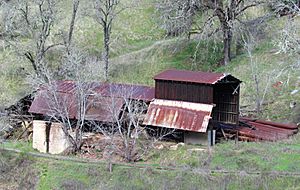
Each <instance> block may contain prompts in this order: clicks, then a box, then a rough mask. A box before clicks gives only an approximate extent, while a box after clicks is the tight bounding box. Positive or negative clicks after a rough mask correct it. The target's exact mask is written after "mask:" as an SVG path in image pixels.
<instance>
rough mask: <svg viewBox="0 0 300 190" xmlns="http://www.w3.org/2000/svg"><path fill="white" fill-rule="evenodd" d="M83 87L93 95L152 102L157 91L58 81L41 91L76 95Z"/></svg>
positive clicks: (126, 85) (135, 86)
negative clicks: (78, 87) (77, 90)
mask: <svg viewBox="0 0 300 190" xmlns="http://www.w3.org/2000/svg"><path fill="white" fill-rule="evenodd" d="M79 85H81V86H82V87H80V88H83V89H85V90H86V91H89V92H90V93H91V94H93V93H94V94H98V95H101V96H114V97H120V98H124V97H126V98H132V99H135V100H143V101H149V102H150V101H151V100H152V99H153V98H154V93H155V89H154V88H153V87H148V86H141V85H132V84H118V83H101V82H90V83H83V84H79V83H76V82H75V81H68V80H65V81H56V82H55V84H53V85H51V86H50V87H49V86H48V87H46V86H43V87H42V88H41V90H43V89H48V90H53V91H56V92H62V93H71V94H73V93H76V88H77V86H79Z"/></svg>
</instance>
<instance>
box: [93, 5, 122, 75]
mask: <svg viewBox="0 0 300 190" xmlns="http://www.w3.org/2000/svg"><path fill="white" fill-rule="evenodd" d="M94 2H95V3H94V8H95V20H96V21H97V22H98V23H99V24H100V25H101V27H102V30H103V46H104V52H103V54H102V58H103V60H104V63H105V66H104V73H105V80H106V81H107V80H108V73H109V52H110V40H111V31H112V25H113V22H114V20H115V18H116V17H117V15H118V14H120V13H121V12H122V11H123V10H125V7H123V6H121V3H120V2H121V0H95V1H94Z"/></svg>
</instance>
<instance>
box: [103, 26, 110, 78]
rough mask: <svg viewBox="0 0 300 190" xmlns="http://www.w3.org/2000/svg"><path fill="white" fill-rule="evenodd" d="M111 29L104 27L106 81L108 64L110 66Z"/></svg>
mask: <svg viewBox="0 0 300 190" xmlns="http://www.w3.org/2000/svg"><path fill="white" fill-rule="evenodd" d="M108 59H109V30H108V27H104V53H103V60H104V64H105V66H104V72H105V81H108V66H109V60H108Z"/></svg>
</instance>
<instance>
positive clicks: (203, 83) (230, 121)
mask: <svg viewBox="0 0 300 190" xmlns="http://www.w3.org/2000/svg"><path fill="white" fill-rule="evenodd" d="M154 80H155V88H153V87H146V86H139V85H127V84H108V83H91V84H90V85H88V86H89V88H90V89H92V91H93V92H94V93H96V94H98V95H99V96H101V97H102V98H101V100H99V101H97V104H92V105H93V106H90V107H88V108H87V110H86V119H87V120H95V121H100V122H108V123H111V122H114V120H113V119H112V117H111V114H110V113H109V111H108V110H109V108H108V107H107V106H110V103H109V102H110V100H111V99H112V98H113V100H114V101H115V100H119V101H117V105H116V109H117V110H116V111H117V113H120V112H122V107H123V105H124V99H122V98H119V97H122V96H123V95H124V94H123V95H122V94H119V89H123V90H125V91H131V92H132V93H130V95H129V96H128V97H127V96H126V98H130V99H133V100H138V101H143V102H145V103H147V104H148V105H149V106H148V109H147V113H146V114H145V117H144V120H143V125H145V126H149V127H154V128H171V129H174V130H178V131H181V132H182V133H183V134H184V141H185V142H186V143H194V144H210V143H211V144H214V142H213V141H214V132H215V131H214V129H215V128H216V127H218V128H219V127H222V126H223V127H224V126H225V127H226V128H227V129H228V131H229V132H233V133H234V134H238V135H241V136H243V137H241V138H239V137H238V138H239V139H240V140H251V141H252V140H256V139H261V140H276V139H280V138H286V137H288V136H289V135H292V134H294V133H296V132H297V131H298V130H297V126H295V125H292V126H290V125H289V128H288V129H289V130H285V129H281V128H282V125H278V124H276V126H275V125H274V124H273V123H272V125H271V124H270V123H267V124H266V122H264V123H258V122H256V121H254V120H250V121H248V120H247V121H245V119H244V120H243V118H239V101H240V83H241V81H240V80H239V79H237V78H235V77H234V76H232V75H230V74H226V73H207V72H195V71H184V70H166V71H163V72H162V73H159V74H157V75H156V76H154ZM75 85H76V83H75V82H74V81H58V82H57V89H56V90H57V92H58V93H57V95H58V98H59V99H61V100H60V101H61V102H62V104H65V105H66V107H67V108H68V110H69V113H68V117H70V118H73V119H76V113H78V110H77V109H78V108H77V107H76V106H74V101H75V100H74V98H75V95H74V89H75V87H76V86H75ZM48 93H49V92H48V91H47V89H41V90H40V91H39V92H37V94H36V96H35V98H34V101H33V102H32V104H31V107H30V109H29V112H31V113H32V114H35V115H39V116H41V115H44V116H47V115H48V116H51V115H53V114H55V113H53V112H52V111H53V109H51V108H50V107H51V105H50V104H49V100H47V96H48V95H47V94H48ZM123 98H124V96H123ZM241 121H242V123H245V124H246V125H244V126H242V125H241V124H240V123H241ZM249 126H250V128H249ZM251 126H252V127H251ZM274 126H275V127H274ZM278 126H281V128H280V127H279V128H280V129H278ZM228 127H229V128H228ZM283 128H287V127H286V126H285V125H284V126H283ZM223 133H224V131H223Z"/></svg>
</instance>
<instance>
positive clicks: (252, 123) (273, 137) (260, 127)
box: [224, 118, 298, 141]
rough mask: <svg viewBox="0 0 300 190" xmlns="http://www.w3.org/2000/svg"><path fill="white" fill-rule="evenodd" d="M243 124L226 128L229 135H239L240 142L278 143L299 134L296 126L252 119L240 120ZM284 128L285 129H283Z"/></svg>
mask: <svg viewBox="0 0 300 190" xmlns="http://www.w3.org/2000/svg"><path fill="white" fill-rule="evenodd" d="M240 121H241V124H240V125H238V126H236V127H228V126H227V127H226V128H224V130H225V131H226V132H228V133H233V134H235V133H238V138H239V139H240V140H246V141H277V140H281V139H286V138H288V137H289V136H291V135H293V134H295V133H297V132H298V128H296V127H295V125H294V124H281V123H276V122H269V121H263V120H257V121H256V120H255V119H251V118H240ZM282 126H283V127H282Z"/></svg>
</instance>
